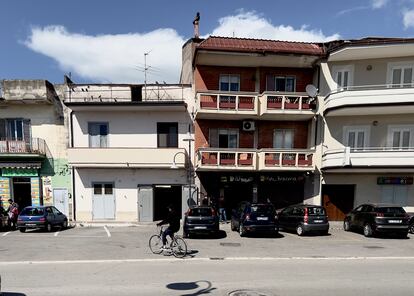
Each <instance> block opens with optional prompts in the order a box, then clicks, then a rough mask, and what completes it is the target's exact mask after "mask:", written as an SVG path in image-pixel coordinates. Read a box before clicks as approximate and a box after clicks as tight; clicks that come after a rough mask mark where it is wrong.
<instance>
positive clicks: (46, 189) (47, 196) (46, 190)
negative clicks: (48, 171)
mask: <svg viewBox="0 0 414 296" xmlns="http://www.w3.org/2000/svg"><path fill="white" fill-rule="evenodd" d="M42 184H43V186H42V187H43V204H44V205H53V194H52V193H53V192H52V178H51V177H49V176H44V177H42Z"/></svg>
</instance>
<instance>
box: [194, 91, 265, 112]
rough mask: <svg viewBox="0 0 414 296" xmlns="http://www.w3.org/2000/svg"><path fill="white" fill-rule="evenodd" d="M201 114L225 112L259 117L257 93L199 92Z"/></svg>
mask: <svg viewBox="0 0 414 296" xmlns="http://www.w3.org/2000/svg"><path fill="white" fill-rule="evenodd" d="M197 99H198V104H199V106H198V107H199V108H198V110H199V112H200V111H201V112H203V111H206V112H208V111H213V110H214V111H224V112H227V113H231V112H232V111H233V112H234V111H238V112H241V113H251V114H254V115H257V106H258V96H257V93H247V92H219V91H211V92H199V93H197Z"/></svg>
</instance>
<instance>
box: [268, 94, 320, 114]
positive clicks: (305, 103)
mask: <svg viewBox="0 0 414 296" xmlns="http://www.w3.org/2000/svg"><path fill="white" fill-rule="evenodd" d="M261 97H262V98H263V100H262V108H263V110H262V113H265V112H267V111H272V110H303V111H314V110H316V99H314V98H311V97H309V96H308V95H307V94H306V93H279V92H264V93H263V94H262V96H261Z"/></svg>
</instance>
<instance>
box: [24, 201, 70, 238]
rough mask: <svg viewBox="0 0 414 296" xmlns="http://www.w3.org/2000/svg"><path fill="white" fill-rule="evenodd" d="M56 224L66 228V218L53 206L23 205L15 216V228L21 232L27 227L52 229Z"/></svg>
mask: <svg viewBox="0 0 414 296" xmlns="http://www.w3.org/2000/svg"><path fill="white" fill-rule="evenodd" d="M56 226H59V227H62V228H67V227H68V218H67V217H66V216H65V215H64V214H63V213H61V212H60V211H59V210H58V209H56V208H55V207H53V206H32V207H25V208H24V209H23V210H22V211H21V213H20V215H19V217H18V218H17V228H18V229H19V230H20V231H21V232H25V231H26V229H28V228H41V229H45V230H47V231H52V229H53V228H54V227H56Z"/></svg>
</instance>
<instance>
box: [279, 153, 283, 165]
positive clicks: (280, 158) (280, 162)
mask: <svg viewBox="0 0 414 296" xmlns="http://www.w3.org/2000/svg"><path fill="white" fill-rule="evenodd" d="M282 162H283V153H282V152H280V153H279V167H282V166H283V163H282Z"/></svg>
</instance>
